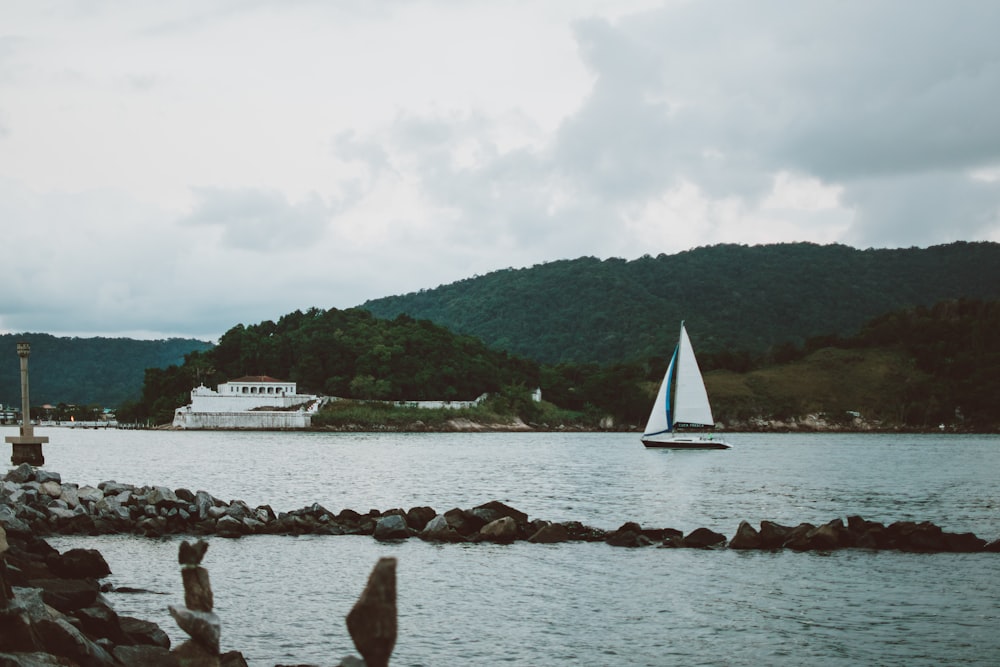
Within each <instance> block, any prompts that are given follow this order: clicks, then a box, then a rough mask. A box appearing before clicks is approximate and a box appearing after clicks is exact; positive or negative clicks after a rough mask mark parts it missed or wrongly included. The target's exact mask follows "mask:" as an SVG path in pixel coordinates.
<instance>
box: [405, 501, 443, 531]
mask: <svg viewBox="0 0 1000 667" xmlns="http://www.w3.org/2000/svg"><path fill="white" fill-rule="evenodd" d="M436 516H437V512H435V511H434V508H432V507H411V508H410V509H409V511H407V512H406V525H408V526H409V527H410V528H412V529H413V530H416V531H421V530H423V529H424V528H425V527H426V526H427V522H428V521H430V520H431V519H433V518H434V517H436Z"/></svg>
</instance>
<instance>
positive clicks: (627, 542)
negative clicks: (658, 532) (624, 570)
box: [604, 521, 653, 548]
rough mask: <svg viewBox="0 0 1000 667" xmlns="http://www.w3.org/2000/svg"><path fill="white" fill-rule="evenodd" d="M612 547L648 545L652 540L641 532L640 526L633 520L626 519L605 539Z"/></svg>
mask: <svg viewBox="0 0 1000 667" xmlns="http://www.w3.org/2000/svg"><path fill="white" fill-rule="evenodd" d="M604 541H605V542H607V543H608V544H610V545H611V546H613V547H630V548H635V547H648V546H650V545H651V544H653V541H652V540H651V539H649V538H648V537H646V536H645V535H643V534H642V528H641V527H640V526H639V524H637V523H635V522H634V521H626V522H625V523H623V524H622V525H621V526H620V527H619V528H618V530H616V531H615V532H613V533H611V534H610V535H608V536H607V537H606V538H605V540H604Z"/></svg>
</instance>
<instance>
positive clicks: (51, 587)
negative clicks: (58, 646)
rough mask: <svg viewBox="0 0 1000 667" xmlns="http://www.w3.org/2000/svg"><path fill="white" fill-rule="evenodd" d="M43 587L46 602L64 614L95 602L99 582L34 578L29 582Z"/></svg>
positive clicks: (36, 586) (43, 597) (37, 586)
mask: <svg viewBox="0 0 1000 667" xmlns="http://www.w3.org/2000/svg"><path fill="white" fill-rule="evenodd" d="M28 583H29V585H31V586H33V587H35V588H41V589H42V599H43V600H45V604H47V605H49V606H50V607H54V608H56V609H58V610H59V611H61V612H63V613H64V614H68V613H70V612H72V611H76V610H77V609H83V608H84V607H89V606H90V605H92V604H94V600H96V599H97V594H98V586H97V582H96V581H93V580H90V579H32V580H31V581H30V582H28Z"/></svg>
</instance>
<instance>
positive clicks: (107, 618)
mask: <svg viewBox="0 0 1000 667" xmlns="http://www.w3.org/2000/svg"><path fill="white" fill-rule="evenodd" d="M73 615H74V616H75V617H76V618H77V619H79V620H80V625H81V626H82V629H83V631H84V632H86V633H87V635H88V636H90V637H106V638H107V639H110V640H111V641H112V642H114V643H115V644H127V643H128V638H127V637H126V636H125V631H124V630H122V626H121V622H120V621H119V620H118V614H116V613H115V610H114V609H112V608H111V607H108V606H106V605H103V604H95V605H92V606H90V607H84V608H83V609H77V610H76V611H75V612H73Z"/></svg>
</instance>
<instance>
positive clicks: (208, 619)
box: [167, 604, 222, 656]
mask: <svg viewBox="0 0 1000 667" xmlns="http://www.w3.org/2000/svg"><path fill="white" fill-rule="evenodd" d="M167 611H169V612H170V615H171V616H173V617H174V620H175V621H177V625H178V626H180V629H181V630H183V631H184V632H186V633H187V634H188V636H190V637H191V639H193V640H194V641H195V642H196V643H197V644H198V645H199V646H200V647H201V648H203V649H204V650H205V651H207V652H208V653H209V654H210V655H213V656H217V655H219V640H220V638H221V635H222V629H221V623H220V621H219V617H218V615H216V614H215V613H213V612H210V611H196V610H194V609H188V608H187V607H181V606H180V605H173V604H170V605H167Z"/></svg>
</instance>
